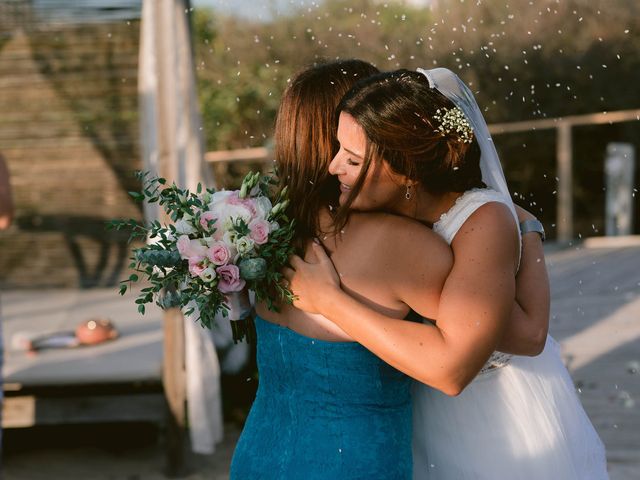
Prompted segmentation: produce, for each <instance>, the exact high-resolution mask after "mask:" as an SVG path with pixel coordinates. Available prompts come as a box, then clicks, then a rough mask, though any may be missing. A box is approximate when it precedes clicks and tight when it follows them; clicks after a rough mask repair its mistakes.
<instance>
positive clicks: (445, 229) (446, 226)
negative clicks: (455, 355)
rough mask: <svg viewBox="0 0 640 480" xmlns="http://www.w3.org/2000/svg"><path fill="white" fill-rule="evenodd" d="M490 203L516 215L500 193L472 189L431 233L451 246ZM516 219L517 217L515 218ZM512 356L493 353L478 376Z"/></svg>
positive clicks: (509, 202) (500, 364)
mask: <svg viewBox="0 0 640 480" xmlns="http://www.w3.org/2000/svg"><path fill="white" fill-rule="evenodd" d="M490 202H499V203H504V204H505V205H507V206H508V207H509V208H510V209H511V211H512V213H513V214H514V215H516V213H515V209H514V208H513V206H512V203H511V200H510V199H509V198H507V197H506V196H505V195H503V194H502V193H500V192H497V191H495V190H492V189H490V188H474V189H472V190H468V191H467V192H465V193H464V194H463V195H462V196H460V197H458V199H457V200H456V203H455V204H454V205H453V207H451V208H450V209H449V211H447V212H446V213H443V214H442V215H441V216H440V220H438V221H437V222H436V223H434V224H433V231H434V232H436V233H437V234H438V235H440V236H441V237H442V238H444V239H445V241H446V242H447V243H448V244H449V245H451V242H452V241H453V238H454V237H455V236H456V233H458V230H460V227H462V225H463V224H464V222H466V221H467V219H468V218H469V217H470V216H471V215H472V214H473V212H475V211H476V210H477V209H478V208H480V207H481V206H482V205H484V204H486V203H490ZM516 218H517V217H516ZM511 357H512V355H509V354H507V353H502V352H493V354H491V356H490V357H489V360H487V363H485V364H484V366H483V367H482V369H480V374H484V373H487V372H489V371H491V370H495V369H496V368H500V367H504V366H505V365H507V364H508V363H509V360H511Z"/></svg>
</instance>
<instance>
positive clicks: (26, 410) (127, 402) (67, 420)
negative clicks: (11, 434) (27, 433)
mask: <svg viewBox="0 0 640 480" xmlns="http://www.w3.org/2000/svg"><path fill="white" fill-rule="evenodd" d="M2 410H3V412H2V427H3V428H26V427H32V426H34V425H62V424H78V423H102V422H104V423H108V422H151V423H159V424H161V423H164V421H165V419H166V402H165V399H164V396H163V395H162V393H131V394H120V395H75V396H74V395H72V396H68V397H67V396H65V397H59V396H38V395H20V396H10V397H6V398H5V399H4V405H3V407H2Z"/></svg>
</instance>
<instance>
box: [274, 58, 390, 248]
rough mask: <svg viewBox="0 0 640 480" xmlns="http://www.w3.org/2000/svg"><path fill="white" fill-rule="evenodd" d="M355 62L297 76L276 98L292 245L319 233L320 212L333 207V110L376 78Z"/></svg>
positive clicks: (279, 151) (335, 186)
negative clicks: (293, 227) (364, 82)
mask: <svg viewBox="0 0 640 480" xmlns="http://www.w3.org/2000/svg"><path fill="white" fill-rule="evenodd" d="M378 72H379V70H378V69H377V68H376V67H374V66H373V65H371V64H369V63H367V62H364V61H361V60H343V61H337V62H331V63H322V64H319V65H316V66H313V67H311V68H308V69H306V70H304V71H302V72H300V73H299V74H297V75H296V76H295V77H294V78H293V79H292V80H291V83H290V84H289V86H288V87H287V89H286V91H285V92H284V94H283V96H282V100H281V102H280V107H279V110H278V116H277V119H276V127H275V134H274V141H275V160H276V167H277V171H278V176H279V178H280V181H281V186H282V187H284V186H285V185H286V186H288V188H289V199H290V205H289V208H288V214H289V217H290V218H291V219H294V220H295V222H296V245H297V246H298V247H302V246H304V245H305V244H306V242H307V241H308V240H309V239H311V238H313V237H315V236H318V235H319V234H320V233H321V232H320V224H319V213H320V210H321V208H323V207H325V208H326V207H327V206H329V205H337V200H338V196H339V188H338V187H339V184H338V180H337V179H336V178H335V177H334V176H333V175H331V174H329V163H330V162H331V160H332V158H333V157H334V155H335V154H336V153H337V152H338V141H337V123H338V121H337V116H336V107H337V106H338V103H339V102H340V99H341V98H342V97H343V95H344V94H345V93H346V92H347V91H349V89H350V88H351V87H352V86H353V85H354V84H355V83H356V82H357V81H358V80H361V79H363V78H366V77H369V76H371V75H373V74H376V73H378Z"/></svg>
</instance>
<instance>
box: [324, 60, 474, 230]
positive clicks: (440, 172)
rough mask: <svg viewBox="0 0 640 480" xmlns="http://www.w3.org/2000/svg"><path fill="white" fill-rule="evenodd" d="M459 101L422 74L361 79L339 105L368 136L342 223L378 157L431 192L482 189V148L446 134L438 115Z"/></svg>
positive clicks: (402, 72) (399, 73)
mask: <svg viewBox="0 0 640 480" xmlns="http://www.w3.org/2000/svg"><path fill="white" fill-rule="evenodd" d="M454 106H455V105H454V104H453V102H451V100H449V99H448V98H446V97H445V96H444V95H442V94H441V93H440V92H438V91H437V90H436V89H434V88H431V87H430V86H429V83H428V81H427V79H426V77H425V76H424V75H423V74H421V73H419V72H412V71H409V70H396V71H394V72H388V73H380V74H377V75H373V76H371V77H368V78H367V79H364V80H362V81H360V82H358V83H357V84H356V85H355V86H354V87H353V88H352V89H351V90H350V91H349V92H348V93H347V94H346V95H345V97H344V98H343V99H342V101H341V102H340V104H339V105H338V113H340V112H345V113H348V114H349V115H351V116H352V117H353V118H354V119H355V121H356V122H357V123H358V124H359V125H360V126H361V127H362V129H363V130H364V132H365V135H366V136H367V146H366V150H365V158H364V162H363V168H362V171H361V173H360V176H359V178H358V180H357V181H356V183H355V185H354V186H353V187H352V191H351V194H350V195H349V198H348V199H347V201H346V202H345V204H344V205H341V207H340V209H339V211H338V214H337V216H336V224H337V226H338V227H341V226H342V225H344V223H345V222H346V219H347V216H348V210H349V207H350V205H351V204H352V203H353V201H354V200H355V198H356V197H357V195H358V193H359V192H360V190H361V189H362V185H363V183H364V179H365V176H366V174H367V171H368V170H369V168H370V167H371V163H372V162H375V161H376V160H383V161H384V162H386V163H387V164H388V165H389V167H390V168H391V170H392V171H394V172H395V173H398V174H401V175H404V176H406V177H407V178H409V179H411V180H413V181H415V182H418V183H419V184H420V185H422V187H423V188H425V189H426V190H427V191H429V192H431V193H436V194H438V193H446V192H464V191H466V190H469V189H470V188H473V187H482V186H484V183H483V182H482V173H481V171H480V147H479V145H478V142H477V140H476V139H475V137H474V138H473V141H472V142H471V143H464V142H462V141H461V139H460V137H459V135H457V134H456V133H453V134H444V133H441V132H440V131H439V130H438V127H439V123H438V122H437V121H436V120H435V119H434V115H436V111H437V110H438V109H443V108H444V109H449V108H453V107H454Z"/></svg>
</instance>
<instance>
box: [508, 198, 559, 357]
mask: <svg viewBox="0 0 640 480" xmlns="http://www.w3.org/2000/svg"><path fill="white" fill-rule="evenodd" d="M516 210H517V212H518V220H519V221H520V222H522V221H524V220H530V219H535V217H534V216H533V215H532V214H531V213H529V212H527V211H526V210H524V209H523V208H520V207H518V206H516ZM549 304H550V294H549V277H548V275H547V267H546V265H545V261H544V251H543V249H542V239H541V238H540V235H538V234H537V233H535V232H532V233H527V234H525V235H523V236H522V258H521V261H520V269H519V271H518V275H517V277H516V297H515V302H514V306H513V311H512V313H511V318H510V319H509V322H508V324H507V327H506V330H505V333H504V336H503V337H502V339H501V341H500V343H499V344H498V350H499V351H501V352H505V353H513V354H516V355H530V356H535V355H538V354H540V352H542V350H543V349H544V345H545V342H546V339H547V332H548V330H549Z"/></svg>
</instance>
